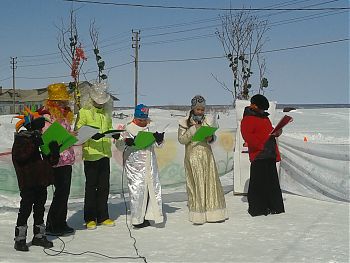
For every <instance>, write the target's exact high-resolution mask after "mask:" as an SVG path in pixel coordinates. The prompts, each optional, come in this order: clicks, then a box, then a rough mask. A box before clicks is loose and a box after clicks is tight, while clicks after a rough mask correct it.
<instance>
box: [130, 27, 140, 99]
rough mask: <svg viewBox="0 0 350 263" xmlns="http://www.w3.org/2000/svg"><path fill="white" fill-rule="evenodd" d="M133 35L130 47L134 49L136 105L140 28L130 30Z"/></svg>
mask: <svg viewBox="0 0 350 263" xmlns="http://www.w3.org/2000/svg"><path fill="white" fill-rule="evenodd" d="M131 32H132V34H133V36H132V48H134V49H135V57H134V59H135V60H134V61H135V106H136V105H137V81H138V71H139V70H138V67H139V48H140V44H139V41H140V37H139V35H140V30H137V31H134V30H132V31H131Z"/></svg>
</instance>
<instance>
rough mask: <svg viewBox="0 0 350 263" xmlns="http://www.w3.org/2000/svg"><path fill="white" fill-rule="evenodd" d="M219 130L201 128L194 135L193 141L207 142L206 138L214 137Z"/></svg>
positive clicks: (206, 127) (215, 128) (207, 127)
mask: <svg viewBox="0 0 350 263" xmlns="http://www.w3.org/2000/svg"><path fill="white" fill-rule="evenodd" d="M217 129H218V128H217V127H210V126H201V127H200V128H199V129H198V130H197V131H196V133H195V134H194V135H193V137H192V141H193V142H202V141H204V140H205V138H207V137H209V136H212V135H213V134H214V133H215V131H216V130H217Z"/></svg>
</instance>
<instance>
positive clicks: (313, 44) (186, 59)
mask: <svg viewBox="0 0 350 263" xmlns="http://www.w3.org/2000/svg"><path fill="white" fill-rule="evenodd" d="M343 41H349V38H343V39H337V40H330V41H325V42H318V43H312V44H305V45H300V46H293V47H286V48H278V49H271V50H266V51H261V52H260V53H272V52H279V51H285V50H293V49H299V48H306V47H313V46H320V45H326V44H331V43H337V42H343ZM224 57H226V55H225V56H212V57H201V58H183V59H164V60H140V61H139V62H143V63H162V62H183V61H197V60H209V59H219V58H224Z"/></svg>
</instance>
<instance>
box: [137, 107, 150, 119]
mask: <svg viewBox="0 0 350 263" xmlns="http://www.w3.org/2000/svg"><path fill="white" fill-rule="evenodd" d="M148 112H149V108H148V107H147V106H146V105H144V104H139V105H137V106H136V107H135V112H134V117H135V118H137V119H148Z"/></svg>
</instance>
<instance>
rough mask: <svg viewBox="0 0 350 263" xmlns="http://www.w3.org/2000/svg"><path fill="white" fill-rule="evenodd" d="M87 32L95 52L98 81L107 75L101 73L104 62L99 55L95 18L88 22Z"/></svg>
mask: <svg viewBox="0 0 350 263" xmlns="http://www.w3.org/2000/svg"><path fill="white" fill-rule="evenodd" d="M89 32H90V38H91V41H92V45H93V47H94V54H95V58H96V63H97V67H98V82H101V81H102V80H105V79H107V75H106V74H104V73H103V70H104V69H105V62H104V61H103V60H102V57H101V56H100V50H99V48H98V38H99V32H98V29H97V27H96V24H95V20H92V21H91V22H90V28H89Z"/></svg>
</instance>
